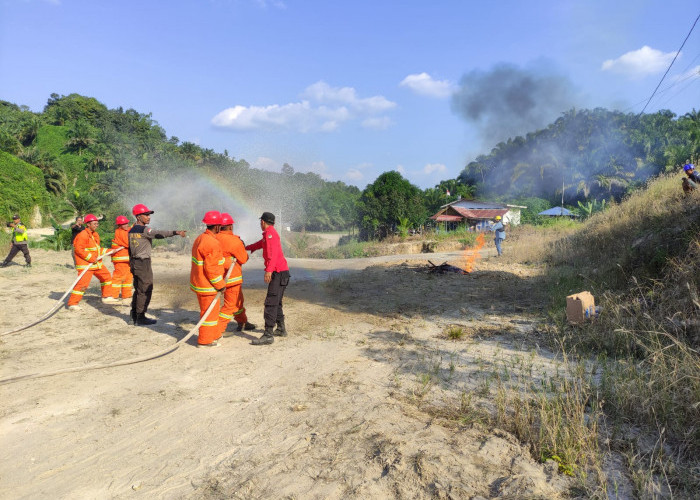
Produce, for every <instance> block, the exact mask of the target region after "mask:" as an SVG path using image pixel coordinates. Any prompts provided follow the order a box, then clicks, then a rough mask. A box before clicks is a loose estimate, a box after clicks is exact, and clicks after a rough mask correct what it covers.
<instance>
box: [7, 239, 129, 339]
mask: <svg viewBox="0 0 700 500" xmlns="http://www.w3.org/2000/svg"><path fill="white" fill-rule="evenodd" d="M122 248H124V247H117V248H115V249H114V250H110V251H109V252H107V253H105V254H104V255H102V256H100V257H98V258H97V260H96V261H95V262H98V261H100V260H102V259H104V258H105V257H107V256H109V255H112V254H113V253H115V252H118V251H119V250H121V249H122ZM89 270H90V266H88V267H86V268H85V269H84V270H83V272H82V273H80V274H79V275H78V277H77V278H76V280H75V281H74V282H73V283H72V284H71V286H69V287H68V290H66V293H64V294H63V295H62V296H61V298H60V299H58V300H57V301H56V305H55V306H53V307H52V308H51V309H50V310H49V312H47V313H46V314H44V315H43V316H42V317H41V318H39V319H37V320H35V321H32V322H31V323H29V324H26V325H24V326H20V327H18V328H15V329H14V330H8V331H6V332H2V333H0V337H2V336H3V335H9V334H11V333H17V332H21V331H22V330H26V329H27V328H30V327H32V326H34V325H38V324H39V323H41V322H42V321H46V320H47V319H49V318H50V317H51V316H53V315H54V313H55V312H56V311H58V309H59V308H60V307H61V306H62V305H63V299H65V298H66V297H67V296H68V294H69V293H70V292H71V291H72V290H73V287H74V286H75V285H76V284H77V283H78V281H80V280H81V279H82V277H83V276H84V275H85V273H87V272H88V271H89Z"/></svg>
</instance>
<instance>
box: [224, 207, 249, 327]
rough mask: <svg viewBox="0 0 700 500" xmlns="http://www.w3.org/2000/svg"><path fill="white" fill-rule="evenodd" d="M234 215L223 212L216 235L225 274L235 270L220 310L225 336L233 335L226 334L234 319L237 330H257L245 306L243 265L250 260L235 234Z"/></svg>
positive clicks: (228, 281) (232, 272) (227, 285)
mask: <svg viewBox="0 0 700 500" xmlns="http://www.w3.org/2000/svg"><path fill="white" fill-rule="evenodd" d="M233 223H234V220H233V217H231V215H230V214H227V213H225V212H224V213H222V214H221V230H220V231H219V232H218V234H217V235H216V239H217V240H219V244H220V245H221V251H222V252H223V254H224V260H225V261H224V275H226V273H227V272H228V270H229V268H230V267H231V266H233V270H232V271H231V274H230V275H229V277H228V279H227V280H226V291H225V292H224V305H223V306H221V310H220V311H219V330H220V332H221V334H222V336H224V337H229V336H231V335H233V332H231V333H230V334H226V333H225V332H226V327H227V326H228V324H229V322H230V321H231V320H232V319H235V320H236V323H238V327H237V328H236V331H238V332H240V331H242V330H243V329H245V330H255V325H254V324H253V323H249V322H248V317H247V316H246V314H245V307H244V306H243V290H242V285H243V272H242V269H241V265H243V264H245V263H246V262H248V252H246V251H245V245H244V244H243V242H242V241H241V238H239V237H238V235H235V234H233Z"/></svg>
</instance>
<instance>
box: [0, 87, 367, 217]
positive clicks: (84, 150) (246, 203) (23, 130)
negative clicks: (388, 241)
mask: <svg viewBox="0 0 700 500" xmlns="http://www.w3.org/2000/svg"><path fill="white" fill-rule="evenodd" d="M0 174H2V177H3V179H8V180H10V182H8V183H3V186H2V188H1V189H2V191H0V194H1V195H2V205H0V219H4V220H9V218H10V217H11V214H13V213H15V212H19V213H20V214H21V215H22V217H23V218H25V220H28V221H32V220H33V221H35V223H40V222H41V217H40V216H41V215H43V216H44V219H46V217H47V216H48V218H49V220H53V221H65V220H67V219H70V218H71V217H73V216H75V215H76V214H85V213H88V212H95V213H100V214H105V215H106V216H108V220H109V219H110V218H112V216H113V215H116V214H125V213H126V214H128V210H129V208H130V207H131V205H132V204H134V203H135V202H136V200H137V199H138V200H146V201H147V200H151V201H147V202H148V203H154V201H153V200H159V201H161V202H163V204H165V203H164V202H166V201H167V202H168V203H167V205H168V208H169V210H168V213H169V219H171V220H172V219H174V221H175V222H178V223H182V222H183V221H184V223H186V224H188V223H189V224H188V227H191V225H192V224H191V223H190V222H194V223H197V222H198V220H197V219H198V217H199V218H201V214H202V213H204V211H205V210H210V209H219V210H233V209H234V208H236V207H241V206H243V207H246V208H248V209H249V210H250V211H253V210H255V211H262V210H263V209H264V208H265V209H268V210H269V209H272V210H273V211H275V212H276V213H283V214H284V215H285V224H293V225H296V226H299V227H306V228H307V229H314V230H341V229H348V228H349V227H350V226H351V225H352V224H354V222H355V203H356V200H357V199H358V198H359V195H360V190H359V189H358V188H356V187H354V186H348V185H345V184H344V183H342V182H326V181H324V180H323V179H322V178H321V177H320V176H318V175H317V174H314V173H301V172H295V171H294V168H293V167H292V166H290V165H287V164H285V165H284V167H283V168H282V171H281V172H279V173H277V172H268V171H262V170H258V169H254V168H251V167H250V165H249V164H248V162H246V161H245V160H243V159H235V158H233V157H231V156H229V154H228V152H227V151H224V152H223V153H216V152H214V151H213V150H211V149H206V148H203V147H200V146H199V145H197V144H194V143H191V142H180V140H179V139H178V138H177V137H168V136H167V135H166V133H165V131H164V130H163V129H162V128H161V126H160V125H159V124H158V123H157V122H156V121H155V120H153V118H152V116H151V115H150V114H143V113H139V112H137V111H135V110H133V109H128V110H126V111H125V110H123V109H122V108H118V109H108V108H107V107H106V106H105V105H103V104H102V103H100V102H99V101H97V100H96V99H94V98H90V97H84V96H80V95H78V94H71V95H68V96H59V95H57V94H52V95H51V97H50V99H49V100H48V102H47V104H46V106H45V108H44V110H43V111H42V112H41V113H35V112H32V111H30V110H29V109H27V108H26V107H24V106H18V105H16V104H12V103H9V102H6V101H0ZM37 179H40V180H41V182H36V181H37ZM178 202H179V203H178ZM270 207H274V208H270ZM37 212H38V213H37ZM46 222H47V221H46V220H44V223H46Z"/></svg>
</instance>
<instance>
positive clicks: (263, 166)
mask: <svg viewBox="0 0 700 500" xmlns="http://www.w3.org/2000/svg"><path fill="white" fill-rule="evenodd" d="M250 166H251V167H252V168H257V169H259V170H267V171H268V172H280V171H281V170H282V165H281V164H280V163H279V162H277V161H275V160H273V159H272V158H268V157H266V156H258V157H257V158H256V159H255V160H253V162H252V163H251V164H250Z"/></svg>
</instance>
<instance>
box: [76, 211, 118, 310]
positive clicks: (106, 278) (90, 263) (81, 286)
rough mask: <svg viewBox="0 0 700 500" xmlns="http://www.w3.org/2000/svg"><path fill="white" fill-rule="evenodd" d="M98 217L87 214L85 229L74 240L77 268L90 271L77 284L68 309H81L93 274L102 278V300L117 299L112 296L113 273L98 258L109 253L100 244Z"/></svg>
mask: <svg viewBox="0 0 700 500" xmlns="http://www.w3.org/2000/svg"><path fill="white" fill-rule="evenodd" d="M99 224H100V223H99V221H98V220H97V217H95V216H94V215H93V214H87V215H86V216H85V225H86V227H85V229H83V230H82V231H81V232H80V233H78V235H77V236H76V237H75V239H74V240H73V256H74V258H75V268H76V270H77V271H78V274H80V273H82V272H83V271H84V270H85V269H87V270H88V271H87V272H86V273H85V274H84V275H83V277H82V278H80V280H79V281H78V282H77V283H76V284H75V287H74V288H73V291H72V292H71V294H70V298H69V299H68V309H70V310H73V311H75V310H79V309H80V306H79V305H78V304H79V303H80V300H81V299H82V298H83V295H84V294H85V290H86V289H87V287H88V285H90V280H91V279H92V277H93V275H94V276H95V277H97V279H98V280H100V287H102V302H104V303H114V302H116V299H115V298H114V297H112V275H111V273H110V272H109V271H108V270H107V268H106V267H105V266H104V264H103V263H102V260H98V259H99V258H100V257H102V256H104V254H105V253H107V250H106V249H105V248H102V247H101V246H100V235H99V233H98V232H97V226H99Z"/></svg>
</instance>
